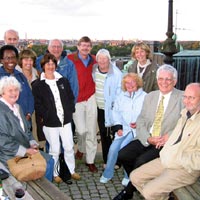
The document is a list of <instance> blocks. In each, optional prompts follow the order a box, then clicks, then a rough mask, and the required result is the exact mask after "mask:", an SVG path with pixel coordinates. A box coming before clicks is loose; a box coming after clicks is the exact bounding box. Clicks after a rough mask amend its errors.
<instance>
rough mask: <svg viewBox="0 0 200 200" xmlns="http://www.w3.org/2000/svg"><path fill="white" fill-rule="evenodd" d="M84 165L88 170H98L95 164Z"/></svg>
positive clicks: (94, 171)
mask: <svg viewBox="0 0 200 200" xmlns="http://www.w3.org/2000/svg"><path fill="white" fill-rule="evenodd" d="M85 165H86V166H87V167H88V168H89V170H90V171H91V172H92V173H96V172H98V169H97V167H96V166H95V164H87V163H85Z"/></svg>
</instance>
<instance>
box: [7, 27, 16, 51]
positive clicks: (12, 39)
mask: <svg viewBox="0 0 200 200" xmlns="http://www.w3.org/2000/svg"><path fill="white" fill-rule="evenodd" d="M4 43H5V44H8V45H13V46H15V47H17V46H18V43H19V34H18V32H17V31H15V30H13V29H10V30H7V31H6V32H5V34H4Z"/></svg>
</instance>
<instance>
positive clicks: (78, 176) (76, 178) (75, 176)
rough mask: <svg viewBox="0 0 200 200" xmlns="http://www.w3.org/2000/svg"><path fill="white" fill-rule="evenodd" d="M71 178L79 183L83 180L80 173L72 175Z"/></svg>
mask: <svg viewBox="0 0 200 200" xmlns="http://www.w3.org/2000/svg"><path fill="white" fill-rule="evenodd" d="M71 177H72V179H74V180H77V181H78V180H80V179H81V176H80V175H79V174H78V173H76V172H74V173H73V174H72V175H71Z"/></svg>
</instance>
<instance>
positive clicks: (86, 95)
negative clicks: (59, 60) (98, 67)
mask: <svg viewBox="0 0 200 200" xmlns="http://www.w3.org/2000/svg"><path fill="white" fill-rule="evenodd" d="M77 48H78V51H77V52H76V53H74V54H70V55H68V58H69V59H70V60H72V62H73V63H74V65H75V67H76V70H77V74H78V83H79V95H78V99H77V103H76V111H75V113H74V114H73V120H74V123H75V127H76V132H77V134H78V150H77V153H76V158H77V159H82V157H83V153H86V166H88V168H89V170H90V171H91V172H97V171H98V170H97V168H96V166H95V164H94V159H95V155H96V151H97V136H96V134H97V106H96V99H95V83H94V81H93V78H92V69H93V65H94V64H95V63H96V60H95V56H94V55H91V54H90V51H91V49H92V42H91V40H90V38H89V37H87V36H84V37H82V38H81V39H80V40H79V41H78V45H77Z"/></svg>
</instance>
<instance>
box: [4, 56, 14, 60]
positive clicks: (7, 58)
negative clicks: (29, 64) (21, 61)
mask: <svg viewBox="0 0 200 200" xmlns="http://www.w3.org/2000/svg"><path fill="white" fill-rule="evenodd" d="M16 59H17V57H16V56H11V57H4V58H3V60H5V61H11V60H16Z"/></svg>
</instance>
